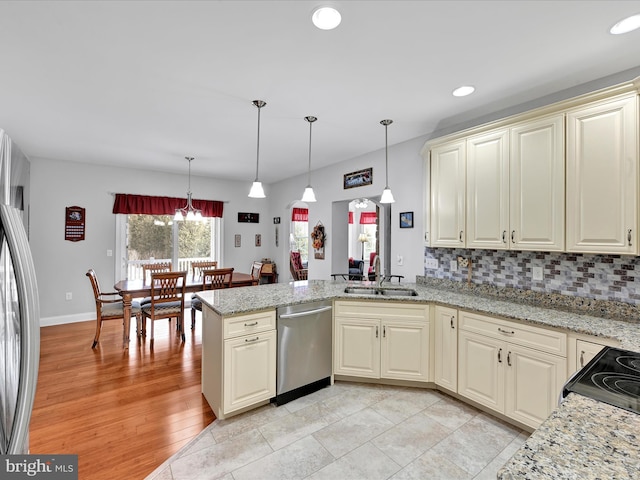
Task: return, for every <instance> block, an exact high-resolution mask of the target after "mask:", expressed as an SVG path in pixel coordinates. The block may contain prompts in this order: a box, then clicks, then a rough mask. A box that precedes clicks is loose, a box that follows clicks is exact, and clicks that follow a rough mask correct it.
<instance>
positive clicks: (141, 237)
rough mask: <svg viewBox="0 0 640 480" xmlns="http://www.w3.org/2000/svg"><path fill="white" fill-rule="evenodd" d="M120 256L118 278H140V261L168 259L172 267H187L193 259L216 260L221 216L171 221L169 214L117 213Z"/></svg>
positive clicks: (219, 260)
mask: <svg viewBox="0 0 640 480" xmlns="http://www.w3.org/2000/svg"><path fill="white" fill-rule="evenodd" d="M118 222H119V223H120V228H118V229H117V230H119V232H120V234H119V236H120V245H121V255H119V257H117V258H122V259H123V262H122V265H121V270H122V271H121V272H120V276H119V277H118V278H128V279H137V278H142V267H141V265H142V264H143V263H148V262H149V261H156V262H160V261H164V262H167V261H171V264H172V265H173V270H187V271H189V270H190V268H191V262H192V261H193V260H196V259H197V260H205V259H207V260H218V262H221V259H220V252H221V241H220V239H221V235H220V229H221V219H220V218H219V217H216V218H205V219H204V221H202V222H187V221H184V222H174V221H173V216H172V215H141V214H140V215H137V214H132V215H118Z"/></svg>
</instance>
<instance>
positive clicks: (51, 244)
mask: <svg viewBox="0 0 640 480" xmlns="http://www.w3.org/2000/svg"><path fill="white" fill-rule="evenodd" d="M423 143H424V138H420V139H415V140H412V141H409V142H405V143H403V144H400V145H396V146H393V147H390V148H389V185H390V187H391V189H392V191H393V194H394V196H395V199H396V203H394V204H393V205H392V207H391V208H392V229H391V235H392V255H391V258H392V260H393V262H392V269H391V271H392V273H394V274H398V275H404V276H405V281H415V276H416V275H422V274H423V271H424V269H423V255H424V253H423V248H422V209H423V206H422V203H423V202H422V159H421V157H420V155H419V151H420V148H421V147H422V145H423ZM31 161H32V165H31V187H32V196H31V232H30V243H31V249H32V252H33V258H34V263H35V267H36V275H37V278H38V289H39V296H40V311H41V317H42V320H41V324H43V325H49V324H55V323H65V322H69V321H80V320H87V319H91V318H94V316H95V307H94V303H93V296H92V293H91V288H90V284H89V280H88V279H87V277H86V276H85V273H86V272H87V270H88V269H89V268H93V269H95V270H96V273H97V274H98V279H99V281H100V283H101V288H102V289H103V290H105V291H111V290H112V287H113V285H114V283H115V282H116V281H117V280H119V279H116V278H115V274H114V272H115V261H116V259H115V258H114V257H107V250H112V251H114V253H115V250H116V249H115V245H116V238H115V236H116V233H115V217H114V215H113V214H112V213H111V211H112V207H113V195H112V193H133V194H140V195H166V196H176V197H182V196H185V194H186V190H187V175H175V174H167V173H161V172H151V171H143V170H135V169H123V168H112V167H107V166H95V165H89V164H80V163H72V162H64V161H54V160H47V159H31ZM368 167H372V168H373V184H372V185H369V186H366V187H358V188H351V189H347V190H345V189H343V187H342V185H343V175H344V174H345V173H349V172H353V171H356V170H360V169H363V168H368ZM311 180H312V185H313V187H314V190H315V192H316V197H317V198H318V202H317V203H314V204H310V205H309V224H310V229H311V228H313V226H315V225H316V223H317V222H318V221H321V222H322V223H323V224H324V226H325V228H326V230H327V234H328V238H327V242H326V247H325V259H324V260H317V259H315V258H313V256H311V257H312V258H310V259H309V278H310V279H330V274H331V273H332V272H333V271H334V268H332V254H333V252H334V249H335V248H336V247H335V246H334V242H335V241H336V240H338V241H339V242H343V241H344V239H336V238H334V237H333V236H332V229H333V227H332V222H333V220H334V219H333V218H332V212H333V204H334V202H336V201H343V200H350V199H353V198H358V197H375V196H377V195H380V194H381V192H382V189H383V188H384V185H385V178H384V150H383V149H381V150H378V151H375V152H372V153H370V154H366V155H362V156H360V157H357V158H354V159H352V160H349V161H346V162H342V163H339V164H336V165H333V166H331V167H327V168H324V169H322V170H319V171H314V172H312V177H311ZM250 183H251V182H250V181H247V182H230V181H221V180H216V179H211V178H205V177H197V176H192V178H191V190H192V191H193V196H194V198H198V199H207V200H220V201H224V202H225V206H224V218H223V235H224V246H223V262H224V266H233V267H235V268H236V269H237V270H239V271H244V272H248V271H249V268H250V265H251V262H252V261H253V260H258V259H261V258H264V257H269V258H272V259H273V260H274V261H275V262H276V263H277V265H278V270H279V273H280V281H281V282H282V281H289V279H290V273H289V256H288V252H289V248H288V247H289V242H288V238H289V218H290V217H289V215H290V210H289V207H290V205H291V203H292V202H293V201H294V200H296V199H299V198H300V197H301V196H302V191H303V190H304V187H305V186H306V175H303V176H300V177H296V178H292V179H288V180H285V181H282V182H279V183H276V184H273V185H266V186H265V192H266V194H267V198H266V199H262V200H259V199H250V198H248V197H247V193H248V191H249V187H250ZM74 205H77V206H80V207H84V208H85V209H86V237H85V240H84V241H80V242H69V241H65V240H64V214H65V207H68V206H74ZM403 211H413V212H414V222H415V227H414V228H413V229H402V230H401V229H400V228H399V226H398V213H399V212H403ZM238 212H253V213H259V214H260V223H258V224H245V223H238V222H237V213H238ZM273 217H281V223H280V225H278V227H277V228H278V229H279V246H278V247H276V245H275V229H276V225H274V223H273ZM340 221H341V222H342V216H341V219H340ZM344 224H345V225H346V224H347V216H346V214H345V215H344ZM235 234H240V235H241V236H242V246H241V247H240V248H236V247H235V246H234V235H235ZM256 234H260V235H262V246H261V247H256V246H255V235H256ZM343 250H345V251H346V249H343ZM345 255H346V254H345ZM396 255H402V256H403V257H404V265H403V266H397V265H395V259H396ZM345 258H346V257H345ZM345 268H346V266H345ZM341 270H344V269H341ZM66 292H71V293H72V294H73V299H72V300H69V301H67V300H65V293H66Z"/></svg>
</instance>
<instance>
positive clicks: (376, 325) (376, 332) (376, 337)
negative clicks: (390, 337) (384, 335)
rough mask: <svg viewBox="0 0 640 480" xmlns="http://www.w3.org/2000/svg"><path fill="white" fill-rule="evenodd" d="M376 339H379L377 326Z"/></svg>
mask: <svg viewBox="0 0 640 480" xmlns="http://www.w3.org/2000/svg"><path fill="white" fill-rule="evenodd" d="M376 338H378V326H377V325H376Z"/></svg>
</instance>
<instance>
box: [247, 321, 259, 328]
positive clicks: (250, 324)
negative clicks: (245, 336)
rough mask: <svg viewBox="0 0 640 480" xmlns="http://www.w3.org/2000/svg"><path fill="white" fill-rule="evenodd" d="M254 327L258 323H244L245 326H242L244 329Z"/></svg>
mask: <svg viewBox="0 0 640 480" xmlns="http://www.w3.org/2000/svg"><path fill="white" fill-rule="evenodd" d="M256 325H258V322H253V323H245V324H244V326H245V327H255V326H256Z"/></svg>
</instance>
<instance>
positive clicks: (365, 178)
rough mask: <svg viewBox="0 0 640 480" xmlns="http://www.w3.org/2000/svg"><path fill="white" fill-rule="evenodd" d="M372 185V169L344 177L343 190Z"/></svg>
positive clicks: (347, 174)
mask: <svg viewBox="0 0 640 480" xmlns="http://www.w3.org/2000/svg"><path fill="white" fill-rule="evenodd" d="M372 183H373V168H365V169H364V170H358V171H357V172H351V173H346V174H345V175H344V184H343V186H344V188H354V187H363V186H365V185H371V184H372Z"/></svg>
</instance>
